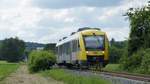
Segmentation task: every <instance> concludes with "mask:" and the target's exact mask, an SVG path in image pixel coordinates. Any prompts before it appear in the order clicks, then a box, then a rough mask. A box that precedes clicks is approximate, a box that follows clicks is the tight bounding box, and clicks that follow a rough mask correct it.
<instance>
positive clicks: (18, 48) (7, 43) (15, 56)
mask: <svg viewBox="0 0 150 84" xmlns="http://www.w3.org/2000/svg"><path fill="white" fill-rule="evenodd" d="M24 50H25V43H24V41H22V40H19V39H18V38H17V37H16V38H9V39H5V40H3V41H2V44H1V48H0V51H1V52H0V55H1V56H2V59H4V60H7V61H9V62H18V61H20V60H21V59H22V57H23V54H24Z"/></svg>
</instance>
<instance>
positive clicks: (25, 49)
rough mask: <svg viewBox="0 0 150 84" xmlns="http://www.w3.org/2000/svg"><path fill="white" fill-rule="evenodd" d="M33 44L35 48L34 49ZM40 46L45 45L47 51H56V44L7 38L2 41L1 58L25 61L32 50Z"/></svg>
mask: <svg viewBox="0 0 150 84" xmlns="http://www.w3.org/2000/svg"><path fill="white" fill-rule="evenodd" d="M33 45H36V46H34V48H33V49H32V47H33ZM38 46H40V47H41V46H43V47H44V49H43V50H46V51H49V50H52V51H53V52H54V51H55V44H51V43H49V44H38V43H29V42H24V41H23V40H20V39H19V38H17V37H16V38H7V39H4V40H1V41H0V60H6V61H8V62H19V61H24V60H25V59H26V58H27V57H28V55H29V53H30V52H31V51H32V50H36V48H37V47H38Z"/></svg>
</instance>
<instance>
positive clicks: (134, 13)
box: [121, 5, 150, 74]
mask: <svg viewBox="0 0 150 84" xmlns="http://www.w3.org/2000/svg"><path fill="white" fill-rule="evenodd" d="M127 16H128V17H129V21H130V27H131V30H130V36H129V41H128V49H127V51H126V54H124V55H125V56H124V57H123V58H122V59H121V63H122V65H123V66H122V67H123V69H125V70H128V71H131V72H138V73H146V74H150V65H149V64H150V5H148V6H145V7H143V8H136V9H133V8H130V9H129V11H128V12H127Z"/></svg>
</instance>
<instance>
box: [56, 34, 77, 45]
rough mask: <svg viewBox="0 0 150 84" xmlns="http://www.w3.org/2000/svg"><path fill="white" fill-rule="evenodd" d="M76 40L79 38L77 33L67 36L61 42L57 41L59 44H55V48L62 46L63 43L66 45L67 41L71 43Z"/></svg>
mask: <svg viewBox="0 0 150 84" xmlns="http://www.w3.org/2000/svg"><path fill="white" fill-rule="evenodd" d="M78 38H79V34H78V33H75V34H73V35H70V36H68V37H67V38H65V39H63V40H61V41H59V42H58V43H57V44H56V46H59V45H62V44H64V43H67V42H69V41H72V40H75V39H78Z"/></svg>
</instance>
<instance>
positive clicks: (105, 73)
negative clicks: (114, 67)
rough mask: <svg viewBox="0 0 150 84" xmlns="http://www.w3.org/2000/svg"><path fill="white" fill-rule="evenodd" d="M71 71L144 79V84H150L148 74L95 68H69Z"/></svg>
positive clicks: (137, 79)
mask: <svg viewBox="0 0 150 84" xmlns="http://www.w3.org/2000/svg"><path fill="white" fill-rule="evenodd" d="M71 70H73V72H75V71H77V72H78V73H79V74H82V73H84V74H83V75H85V74H88V73H90V74H96V75H102V74H103V75H107V76H112V77H120V78H126V79H130V80H136V81H144V82H145V84H150V75H141V74H139V75H138V74H131V73H126V72H113V71H105V70H101V71H96V70H79V69H71Z"/></svg>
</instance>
